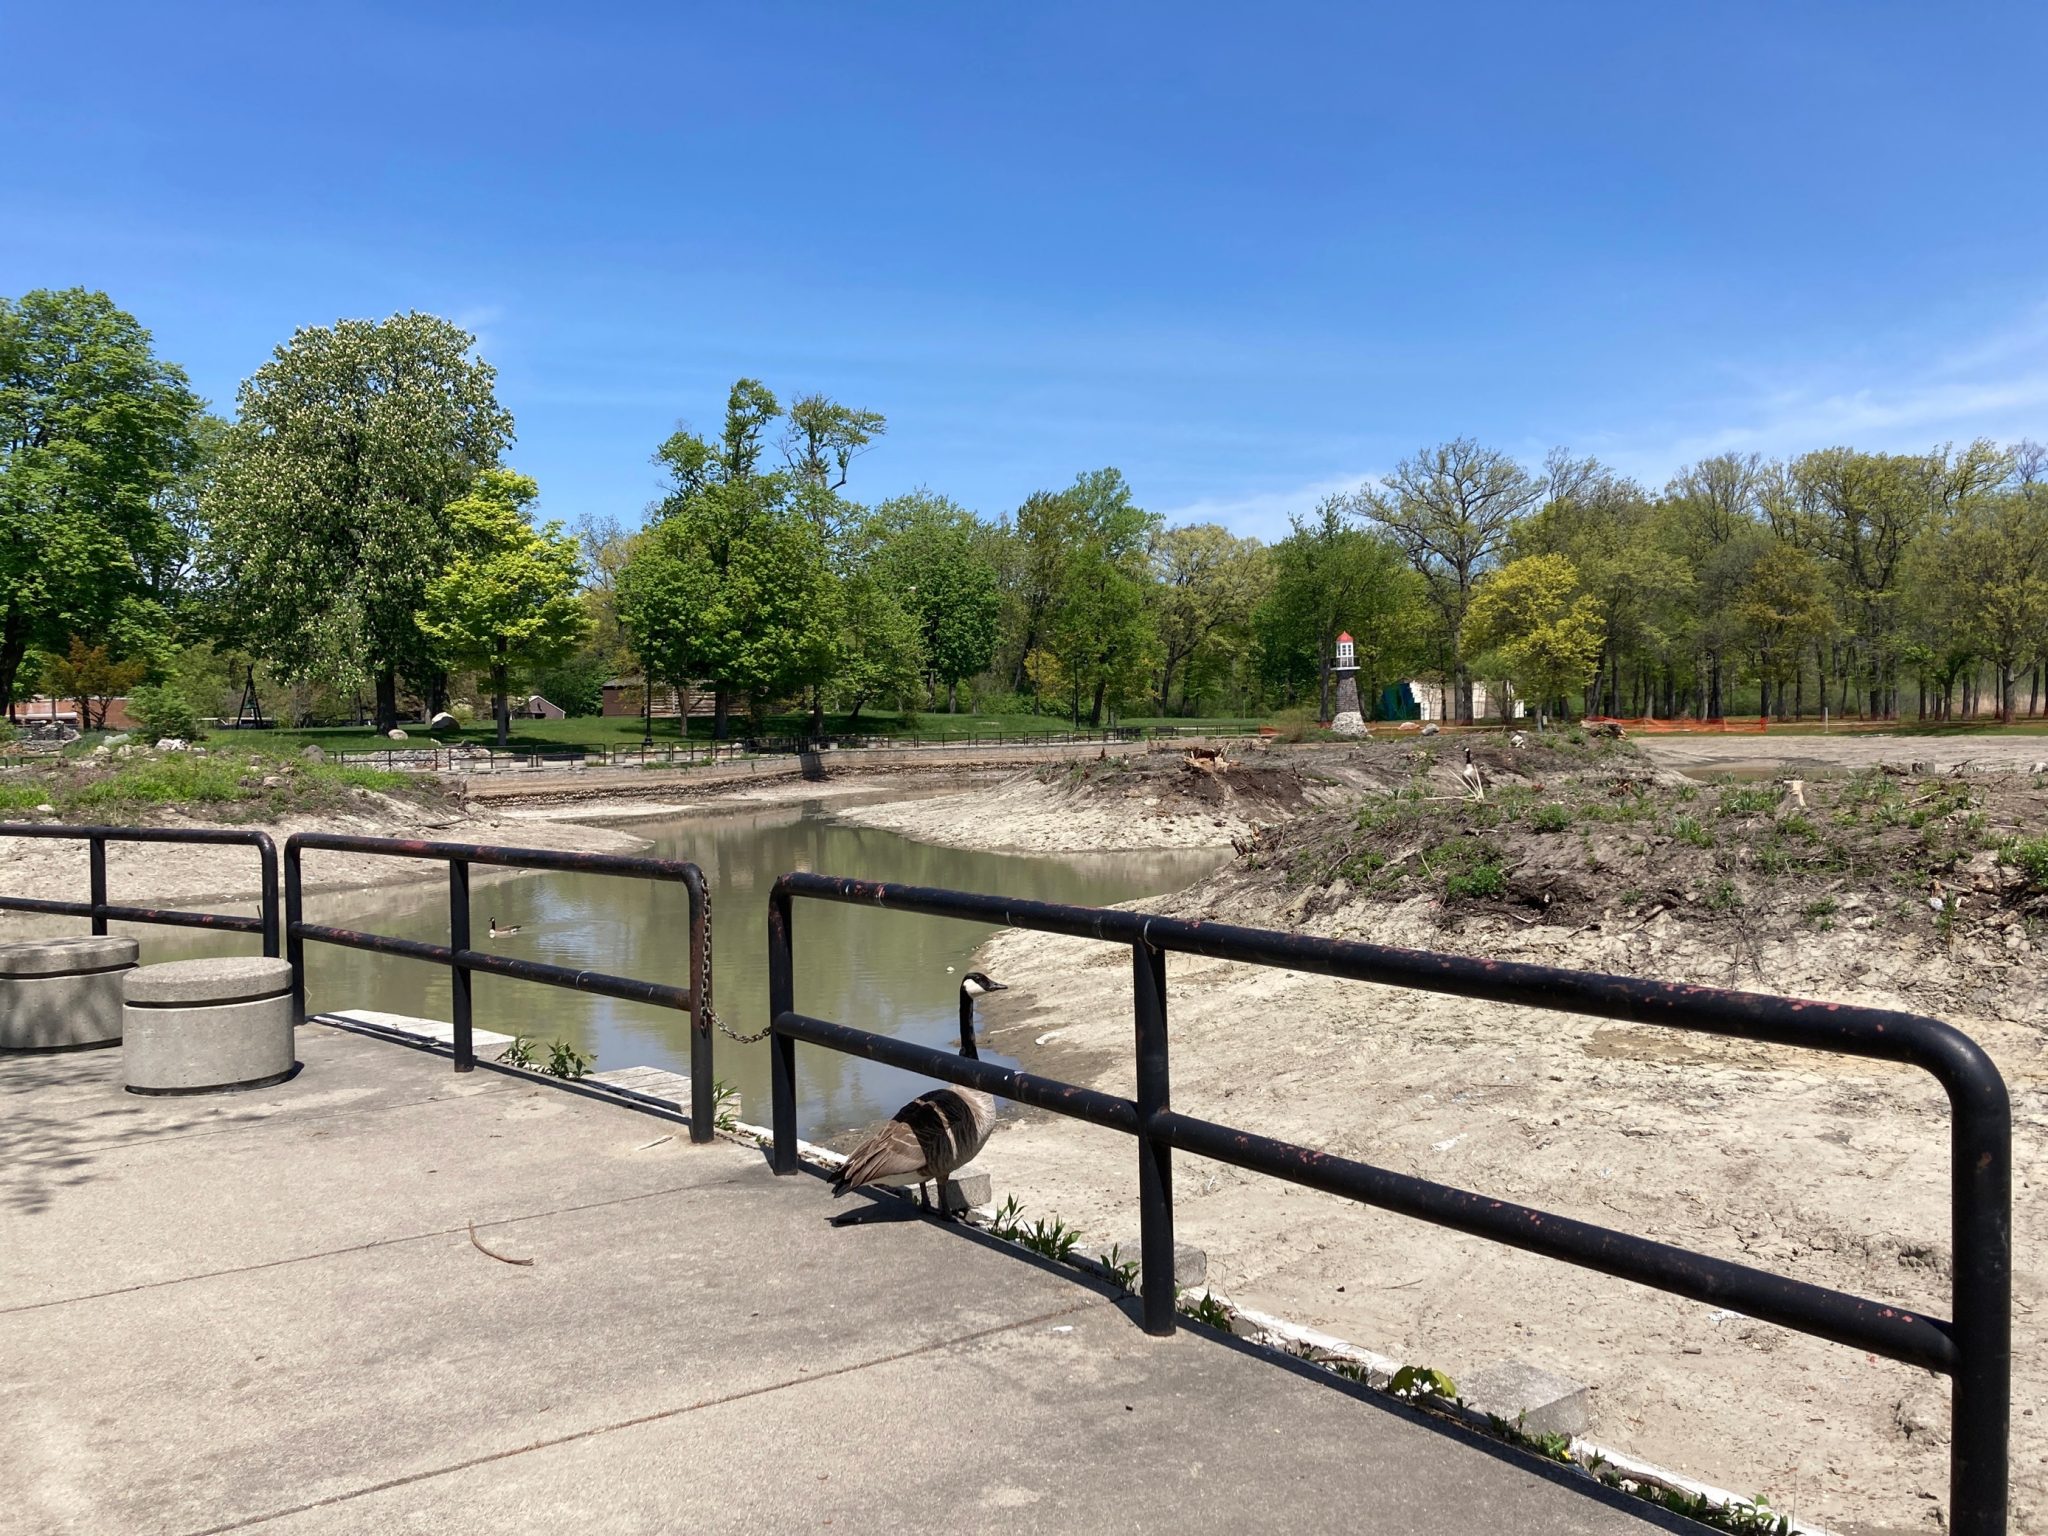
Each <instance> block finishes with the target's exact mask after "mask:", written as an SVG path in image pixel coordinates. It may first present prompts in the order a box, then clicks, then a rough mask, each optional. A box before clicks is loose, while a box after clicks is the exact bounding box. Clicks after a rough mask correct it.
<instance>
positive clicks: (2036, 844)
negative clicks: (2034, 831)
mask: <svg viewBox="0 0 2048 1536" xmlns="http://www.w3.org/2000/svg"><path fill="white" fill-rule="evenodd" d="M2006 862H2007V863H2008V864H2011V865H2012V866H2013V867H2014V868H2016V869H2018V870H2019V872H2020V873H2021V874H2023V875H2025V876H2026V877H2027V884H2028V885H2030V886H2032V887H2033V888H2034V889H2035V890H2037V891H2041V890H2048V837H2030V838H2023V839H2021V840H2019V841H2017V842H2015V843H2014V844H2013V845H2012V846H2011V847H2010V848H2008V849H2007V850H2006Z"/></svg>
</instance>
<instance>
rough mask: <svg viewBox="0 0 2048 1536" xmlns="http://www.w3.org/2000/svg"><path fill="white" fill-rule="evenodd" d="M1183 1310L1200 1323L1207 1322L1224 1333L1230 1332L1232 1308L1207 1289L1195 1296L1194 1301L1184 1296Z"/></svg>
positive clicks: (1182, 1301) (1182, 1300) (1182, 1299)
mask: <svg viewBox="0 0 2048 1536" xmlns="http://www.w3.org/2000/svg"><path fill="white" fill-rule="evenodd" d="M1181 1311H1183V1312H1185V1313H1187V1315H1188V1316H1189V1317H1192V1318H1193V1319H1194V1320H1195V1321H1196V1322H1198V1323H1207V1324H1208V1325H1209V1326H1210V1327H1211V1328H1214V1329H1217V1330H1218V1331H1219V1332H1222V1333H1228V1332H1230V1324H1231V1319H1232V1313H1231V1310H1230V1308H1228V1307H1227V1306H1225V1305H1224V1304H1223V1303H1222V1302H1220V1301H1218V1300H1217V1299H1216V1298H1215V1297H1214V1296H1211V1295H1210V1294H1209V1293H1208V1292H1207V1291H1204V1292H1202V1294H1201V1295H1199V1296H1197V1297H1195V1298H1194V1299H1193V1300H1192V1301H1191V1300H1189V1299H1188V1298H1187V1297H1185V1296H1183V1297H1182V1298H1181Z"/></svg>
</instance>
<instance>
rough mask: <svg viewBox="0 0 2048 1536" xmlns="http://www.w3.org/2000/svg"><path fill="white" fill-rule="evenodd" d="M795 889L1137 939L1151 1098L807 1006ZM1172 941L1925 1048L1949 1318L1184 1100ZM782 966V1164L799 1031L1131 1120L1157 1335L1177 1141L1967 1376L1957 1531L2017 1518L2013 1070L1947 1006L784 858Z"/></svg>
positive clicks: (778, 1054)
mask: <svg viewBox="0 0 2048 1536" xmlns="http://www.w3.org/2000/svg"><path fill="white" fill-rule="evenodd" d="M800 897H801V898H806V899H811V900H819V901H832V902H844V903H850V904H854V905H859V906H868V907H877V908H882V909H885V910H889V911H896V912H904V913H913V914H919V915H923V916H928V917H951V918H966V919H969V920H971V921H976V922H983V923H989V924H994V925H997V926H1004V927H1011V928H1028V929H1034V930H1037V931H1039V932H1044V933H1062V934H1069V935H1072V936H1074V937H1077V938H1088V939H1099V940H1102V941H1103V942H1105V943H1111V944H1122V945H1127V946H1129V948H1130V951H1131V967H1132V979H1133V983H1134V989H1133V990H1134V1021H1133V1022H1134V1025H1135V1040H1136V1046H1135V1048H1136V1053H1137V1097H1136V1099H1135V1100H1133V1099H1125V1098H1120V1097H1118V1096H1116V1095H1114V1094H1108V1093H1102V1092H1099V1091H1097V1090H1094V1089H1090V1088H1083V1087H1080V1086H1078V1085H1076V1084H1072V1083H1063V1082H1059V1081H1056V1080H1054V1079H1052V1078H1046V1077H1039V1076H1035V1075H1033V1074H1031V1073H1027V1072H1022V1071H1018V1070H1013V1069H1008V1068H1004V1067H999V1066H995V1065H992V1064H989V1063H986V1062H982V1061H977V1060H973V1059H969V1058H965V1057H961V1056H956V1055H953V1054H951V1053H948V1052H946V1051H939V1050H933V1049H931V1048H929V1047H926V1046H920V1045H913V1044H911V1043H909V1042H907V1041H902V1040H896V1039H893V1038H891V1037H889V1036H886V1035H878V1034H873V1033H870V1032H868V1031H866V1030H860V1029H853V1028H849V1027H848V1026H846V1025H844V1024H840V1023H836V1022H833V1021H831V1020H826V1019H816V1018H810V1017H807V1016H805V1015H803V1014H799V1013H798V1012H796V1010H795V1006H794V999H795V993H794V963H795V962H794V940H795V934H794V930H793V927H792V915H793V912H792V909H793V904H794V901H795V900H796V899H797V898H800ZM1169 952H1179V953H1182V954H1194V955H1205V956H1209V957H1211V958H1214V959H1220V960H1235V961H1240V962H1243V963H1247V964H1252V965H1271V966H1280V967H1284V968H1286V969H1290V970H1299V971H1308V972H1312V973H1315V974H1318V975H1324V976H1334V977H1340V978H1345V979H1349V980H1354V981H1368V982H1377V983H1379V984H1381V985H1384V986H1394V987H1413V988H1418V989H1421V990H1424V991H1430V992H1444V993H1450V994H1452V995H1455V996H1459V997H1470V998H1477V999H1483V1000H1486V1001H1490V1002H1499V1003H1513V1004H1520V1005H1522V1006H1525V1007H1534V1008H1549V1009H1556V1010H1560V1011H1563V1012H1567V1013H1579V1014H1590V1015H1593V1016H1596V1017H1600V1018H1609V1019H1622V1020H1626V1021H1628V1022H1631V1023H1635V1024H1647V1025H1655V1026H1660V1027H1663V1028H1669V1029H1685V1030H1694V1031H1699V1032H1702V1033H1708V1034H1717V1035H1726V1036H1731V1037H1733V1038H1737V1039H1744V1040H1761V1041H1767V1042H1769V1043H1771V1044H1775V1045H1786V1046H1796V1047H1800V1048H1803V1049H1807V1050H1817V1051H1827V1052H1832V1053H1834V1054H1837V1055H1846V1056H1862V1057H1869V1058H1872V1059H1875V1060H1881V1061H1895V1062H1903V1063H1905V1064H1907V1065H1910V1066H1915V1067H1918V1068H1920V1069H1921V1070H1922V1071H1925V1072H1928V1073H1930V1074H1932V1075H1933V1076H1934V1078H1935V1079H1936V1080H1937V1081H1939V1082H1940V1083H1941V1085H1942V1087H1943V1088H1944V1089H1945V1090H1946V1091H1947V1093H1948V1097H1949V1105H1950V1108H1951V1111H1952V1116H1953V1118H1952V1122H1951V1127H1952V1128H1951V1158H1952V1161H1951V1174H1950V1178H1951V1214H1950V1225H1951V1238H1952V1242H1953V1247H1954V1254H1955V1261H1954V1301H1953V1310H1954V1317H1953V1318H1952V1319H1950V1320H1946V1321H1945V1320H1943V1319H1940V1318H1933V1317H1927V1316H1924V1315H1922V1314H1920V1313H1919V1312H1918V1311H1916V1310H1914V1309H1912V1308H1907V1307H1901V1306H1896V1305H1890V1304H1887V1303H1885V1302H1882V1301H1874V1300H1870V1299H1867V1298H1865V1297H1861V1296H1853V1295H1849V1294H1847V1293H1844V1292H1841V1291H1834V1290H1828V1289H1826V1288H1824V1287H1821V1286H1816V1285H1810V1284H1807V1283H1806V1282H1804V1281H1800V1280H1795V1279H1792V1278H1791V1277H1789V1276H1785V1275H1778V1274H1773V1273H1771V1272H1769V1271H1767V1270H1762V1269H1756V1268H1753V1267H1751V1266H1749V1265H1746V1264H1737V1263H1732V1262H1730V1261H1729V1260H1726V1259H1717V1258H1714V1257H1712V1256H1710V1255H1707V1254H1702V1253H1694V1252H1692V1251H1690V1250H1688V1249H1683V1248H1677V1247H1674V1246H1672V1245H1670V1244H1667V1243H1660V1242H1656V1241H1653V1240H1651V1239H1649V1238H1644V1237H1638V1236H1635V1235H1633V1234H1630V1233H1626V1232H1616V1231H1613V1230H1611V1229H1609V1228H1606V1227H1600V1226H1595V1225H1592V1224H1591V1223H1588V1222H1583V1221H1576V1220H1573V1219H1571V1218H1569V1217H1564V1216H1558V1215H1554V1214H1552V1213H1550V1212H1548V1211H1540V1210H1534V1209H1531V1208H1530V1207H1527V1206H1522V1205H1517V1204H1514V1203H1512V1202H1510V1201H1506V1200H1497V1199H1494V1198H1492V1197H1491V1196H1487V1195H1483V1194H1478V1193H1475V1192H1473V1191H1470V1190H1462V1189H1455V1188H1452V1187H1450V1186H1448V1185H1443V1184H1437V1183H1433V1182H1431V1181H1430V1180H1427V1179H1419V1178H1414V1177H1412V1176H1409V1175H1406V1174H1400V1173H1394V1172H1392V1171H1390V1170H1388V1169H1384V1168H1378V1167H1374V1166H1373V1165H1371V1164H1369V1163H1363V1162H1358V1161H1355V1160H1353V1159H1351V1158H1344V1157H1336V1156H1332V1155H1331V1154H1329V1153H1325V1152H1318V1151H1316V1150H1314V1149H1313V1148H1310V1147H1303V1146H1299V1145H1296V1144H1295V1143H1292V1142H1286V1141H1280V1140H1277V1139H1275V1138H1273V1137H1270V1136H1263V1135H1260V1134H1258V1133H1257V1132H1255V1131H1251V1130H1246V1129H1241V1128H1239V1127H1236V1126H1228V1125H1219V1124H1216V1123H1214V1122H1212V1121H1208V1120H1201V1119H1197V1118H1195V1117H1194V1116H1192V1115H1184V1114H1180V1113H1178V1112H1177V1111H1175V1110H1174V1109H1173V1107H1172V1099H1171V1072H1170V1068H1171V1063H1170V1061H1169V1059H1168V1050H1167V1034H1166V1017H1167V1012H1166V1010H1167V990H1166V956H1167V954H1168V953H1169ZM768 984H769V1013H770V1016H771V1020H772V1025H773V1029H774V1041H775V1050H774V1055H773V1059H772V1064H771V1072H772V1078H771V1085H772V1089H773V1101H774V1132H775V1143H774V1166H775V1169H776V1171H777V1172H778V1173H790V1172H794V1171H795V1169H796V1166H797V1123H796V1044H797V1042H798V1041H799V1040H802V1041H808V1042H809V1043H811V1044H813V1045H820V1046H825V1047H827V1048H828V1049H831V1050H837V1051H844V1052H847V1053H849V1054H852V1055H858V1056H864V1057H867V1058H868V1059H870V1060H874V1061H881V1062H886V1063H888V1064H890V1065H892V1066H897V1067H902V1068H905V1069H906V1070H909V1071H913V1072H920V1073H923V1074H925V1075H926V1076H929V1077H934V1078H938V1079H940V1080H941V1081H944V1082H949V1083H957V1084H960V1085H962V1086H965V1087H970V1088H978V1089H980V1090H982V1091H983V1092H985V1093H992V1094H996V1095H999V1096H1001V1097H1003V1098H1007V1099H1012V1100H1015V1101H1017V1102H1019V1103H1023V1104H1030V1105H1033V1106H1035V1107H1037V1108H1039V1109H1044V1110H1049V1111H1051V1112H1052V1113H1054V1114H1059V1115H1066V1116H1070V1117H1072V1118H1074V1119H1078V1120H1085V1121H1088V1122H1090V1123H1091V1124H1095V1125H1100V1126H1105V1127H1107V1128H1109V1129H1111V1130H1116V1131H1122V1132H1123V1133H1124V1134H1125V1135H1128V1136H1130V1137H1132V1138H1133V1139H1135V1140H1136V1141H1137V1143H1138V1198H1139V1208H1140V1213H1141V1219H1142V1229H1141V1231H1142V1236H1141V1245H1142V1260H1143V1271H1144V1280H1143V1308H1144V1319H1145V1327H1146V1329H1147V1331H1149V1332H1152V1333H1158V1334H1168V1333H1171V1332H1172V1331H1173V1328H1174V1284H1173V1272H1174V1265H1173V1153H1174V1152H1175V1151H1176V1150H1178V1151H1182V1152H1192V1153H1195V1154H1198V1155H1199V1156H1202V1157H1209V1158H1214V1159H1215V1160H1217V1161H1218V1162H1224V1163H1229V1164H1232V1165H1233V1166H1235V1167H1239V1168H1245V1169H1249V1170H1251V1171H1252V1172H1255V1173H1263V1174H1267V1175H1269V1176H1271V1177H1273V1178H1277V1179H1282V1180H1285V1181H1286V1182H1288V1183H1291V1184H1299V1185H1302V1186H1305V1187H1307V1188H1310V1189H1318V1190H1322V1191H1324V1192H1325V1193H1328V1194H1333V1195H1338V1196H1342V1197H1344V1198H1346V1199H1351V1200H1356V1201H1358V1202H1360V1203H1361V1204H1364V1205H1370V1206H1377V1207H1379V1208H1381V1209H1383V1210H1390V1211H1395V1212H1398V1213H1400V1214H1402V1215H1405V1216H1412V1217H1415V1218H1416V1219H1418V1220H1421V1221H1427V1222H1431V1223H1433V1224H1435V1225H1437V1226H1443V1227H1450V1228H1452V1229H1453V1230H1455V1231H1459V1232H1467V1233H1471V1234H1472V1235H1474V1236H1478V1237H1484V1238H1489V1239H1491V1240H1493V1241H1495V1242H1499V1243H1505V1244H1507V1245H1509V1246H1511V1247H1515V1248H1522V1249H1526V1250H1528V1251H1529V1252H1532V1253H1539V1254H1543V1255H1545V1256H1547V1257H1549V1258H1554V1259H1561V1260H1563V1261H1564V1262H1566V1263H1569V1264H1577V1265H1581V1266H1583V1267H1585V1268H1587V1269H1593V1270H1598V1271H1600V1272H1601V1273H1603V1274H1609V1275H1616V1276H1619V1277H1621V1278H1622V1279H1625V1280H1632V1281H1635V1282H1637V1283H1638V1284H1641V1285H1647V1286H1652V1287H1654V1288H1656V1289H1658V1290H1663V1291H1669V1292H1672V1293H1674V1294H1676V1295H1680V1296H1689V1297H1691V1298H1693V1299H1694V1300H1697V1301H1703V1302H1708V1303H1711V1304H1713V1305H1717V1306H1726V1307H1732V1308H1734V1309H1735V1310H1737V1311H1740V1312H1743V1313H1746V1314H1747V1315H1749V1316H1751V1317H1755V1318H1760V1319H1762V1320H1764V1321H1767V1322H1772V1323H1776V1324H1778V1325H1780V1326H1781V1327H1786V1328H1791V1329H1794V1330H1796V1331H1798V1332H1800V1333H1807V1334H1812V1335H1815V1336H1816V1337H1819V1338H1823V1339H1829V1340H1832V1341H1834V1342H1836V1343H1838V1344H1846V1345H1850V1346H1852V1347H1854V1348H1857V1349H1864V1350H1868V1351H1870V1352H1871V1353H1873V1354H1878V1355H1883V1356H1885V1357H1886V1358H1888V1359H1892V1360H1900V1361H1904V1362H1906V1363H1907V1364H1909V1365H1917V1366H1922V1367H1924V1368H1926V1369H1928V1370H1931V1371H1939V1372H1942V1373H1944V1374H1946V1375H1948V1376H1950V1377H1952V1378H1953V1379H1954V1382H1955V1400H1954V1408H1953V1423H1952V1433H1951V1438H1950V1459H1949V1520H1950V1529H1951V1530H1952V1531H1954V1532H1956V1533H1958V1536H2002V1533H2003V1532H2004V1531H2005V1520H2006V1485H2007V1474H2006V1455H2007V1436H2008V1431H2009V1418H2010V1413H2011V1351H2012V1318H2011V1308H2012V1117H2011V1109H2010V1106H2009V1104H2008V1101H2007V1097H2006V1090H2005V1083H2004V1080H2003V1079H2002V1078H2001V1077H2000V1076H1999V1074H1998V1070H1997V1068H1996V1067H1995V1066H1994V1065H1993V1064H1992V1062H1991V1059H1990V1057H1988V1056H1987V1055H1985V1053H1984V1052H1983V1050H1982V1049H1981V1048H1980V1047H1979V1046H1978V1045H1977V1044H1976V1042H1974V1041H1973V1040H1971V1039H1970V1038H1969V1037H1968V1036H1966V1035H1964V1034H1962V1033H1961V1032H1960V1031H1958V1030H1956V1029H1954V1028H1953V1027H1951V1026H1950V1025H1947V1024H1944V1023H1941V1022H1940V1021H1938V1020H1935V1019H1929V1018H1922V1017H1920V1016H1918V1015H1914V1014H1907V1013H1894V1012H1890V1011H1886V1010H1882V1009H1875V1008H1857V1007H1850V1006H1846V1005H1842V1004H1835V1003H1819V1002H1807V1001H1801V1000H1799V999H1794V998H1782V997H1772V996H1768V995H1764V994H1760V993H1751V992H1733V991H1725V990H1722V989H1719V988H1714V987H1695V986H1683V985H1678V984H1675V983H1670V982H1658V981H1644V980H1640V979H1637V978H1633V977H1622V976H1603V975H1596V974H1592V973H1588V972H1578V971H1565V970H1557V969H1553V968H1551V967H1548V966H1539V965H1526V964H1521V963H1516V962H1508V961H1497V960H1480V959H1472V958H1468V957H1465V956H1461V955H1444V954H1433V953H1426V952H1422V951H1417V950H1403V949H1391V948H1387V947H1384V946H1381V945H1375V944H1362V943H1356V942H1349V941H1343V940H1336V939H1323V938H1315V937H1311V936H1308V935H1303V934H1293V933H1275V932H1267V931H1264V930H1261V929H1254V928H1240V927H1233V926H1229V925H1225V924H1220V923H1203V922H1194V921H1188V920H1184V919H1178V918H1166V917H1152V916H1148V915H1146V914H1144V913H1141V912H1127V911H1114V910H1108V909H1099V908H1090V907H1073V906H1062V905H1058V904H1055V903H1051V902H1037V901H1011V900H1007V899H1005V898H1002V897H996V896H980V895H974V894H970V893H967V892H962V891H947V890H937V889H930V888H924V887H916V886H902V885H886V884H880V883H877V882H872V881H862V880H849V879H841V878H838V877H835V876H831V875H819V874H789V875H785V876H783V877H782V879H781V880H779V881H777V882H776V886H775V890H774V892H773V894H772V895H771V897H770V898H769V910H768Z"/></svg>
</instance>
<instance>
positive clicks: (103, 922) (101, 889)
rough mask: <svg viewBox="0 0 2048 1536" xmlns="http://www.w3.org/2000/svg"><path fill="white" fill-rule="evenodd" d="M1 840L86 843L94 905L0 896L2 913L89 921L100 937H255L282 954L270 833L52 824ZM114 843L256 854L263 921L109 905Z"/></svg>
mask: <svg viewBox="0 0 2048 1536" xmlns="http://www.w3.org/2000/svg"><path fill="white" fill-rule="evenodd" d="M0 837H40V838H55V839H62V840H64V841H66V842H82V843H84V844H85V845H86V863H87V870H88V876H87V878H88V883H89V887H90V899H89V900H86V901H58V900H54V899H51V898H48V897H43V896H0V910H5V911H10V912H47V913H53V914H55V915H57V916H60V917H83V918H89V919H90V920H91V922H92V931H93V932H94V933H96V934H103V933H105V932H106V931H107V924H108V922H110V921H112V922H119V923H158V924H163V925H165V926H168V927H173V928H213V929H218V930H222V931H224V932H228V933H253V934H258V935H260V936H261V937H262V939H263V953H264V954H266V955H275V954H276V953H277V936H278V929H277V845H276V844H275V843H273V842H272V841H271V840H270V836H269V834H268V833H264V832H257V831H254V830H250V831H241V830H237V829H234V828H213V827H191V828H181V827H73V826H53V825H51V824H49V823H47V822H31V823H25V824H24V823H17V822H0ZM108 843H214V844H229V845H240V846H243V847H249V848H254V849H255V850H256V857H257V859H258V861H259V863H260V865H261V872H262V881H263V883H262V887H261V891H262V895H261V898H260V907H259V912H258V915H257V916H255V917H243V916H239V915H236V914H234V913H228V912H180V911H177V910H175V909H173V908H170V907H124V906H116V905H115V904H113V903H112V902H109V901H108V900H107V844H108Z"/></svg>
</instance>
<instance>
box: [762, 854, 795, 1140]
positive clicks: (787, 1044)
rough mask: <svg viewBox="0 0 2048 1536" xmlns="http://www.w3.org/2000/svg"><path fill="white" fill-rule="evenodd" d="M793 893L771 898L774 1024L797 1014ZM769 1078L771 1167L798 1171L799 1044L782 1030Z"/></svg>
mask: <svg viewBox="0 0 2048 1536" xmlns="http://www.w3.org/2000/svg"><path fill="white" fill-rule="evenodd" d="M789 917H790V912H789V892H787V891H785V890H783V889H782V888H781V887H780V886H778V887H776V889H775V890H773V891H771V892H770V893H769V896H768V1018H769V1021H770V1022H771V1023H773V1022H774V1021H776V1020H779V1019H780V1018H781V1017H782V1016H783V1015H784V1014H785V1013H794V1012H795V1011H796V975H795V970H794V967H793V965H792V963H791V956H790V934H789ZM768 1079H769V1087H770V1090H771V1098H772V1100H773V1104H774V1121H773V1124H774V1127H775V1152H774V1156H773V1158H772V1159H771V1160H770V1166H771V1167H772V1168H773V1169H774V1170H775V1171H776V1172H777V1173H795V1172H796V1041H795V1040H793V1039H791V1038H790V1037H789V1036H788V1035H785V1034H784V1033H783V1032H782V1031H781V1030H780V1029H777V1030H775V1031H773V1032H772V1033H771V1034H770V1035H769V1036H768Z"/></svg>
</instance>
